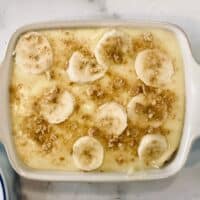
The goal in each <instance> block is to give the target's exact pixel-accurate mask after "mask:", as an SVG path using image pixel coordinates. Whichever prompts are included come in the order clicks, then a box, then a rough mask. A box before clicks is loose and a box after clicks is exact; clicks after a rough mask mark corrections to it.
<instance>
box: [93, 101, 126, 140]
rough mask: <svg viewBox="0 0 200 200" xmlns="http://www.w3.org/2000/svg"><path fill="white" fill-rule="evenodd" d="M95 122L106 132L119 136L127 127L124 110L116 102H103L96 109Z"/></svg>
mask: <svg viewBox="0 0 200 200" xmlns="http://www.w3.org/2000/svg"><path fill="white" fill-rule="evenodd" d="M96 124H97V127H99V129H101V130H103V131H105V132H106V133H108V134H110V135H116V136H119V135H120V134H122V132H123V131H124V130H125V128H126V127H127V114H126V111H125V110H124V108H123V107H122V106H121V105H120V104H118V103H115V102H108V103H105V104H103V105H102V106H100V107H99V108H98V110H97V113H96Z"/></svg>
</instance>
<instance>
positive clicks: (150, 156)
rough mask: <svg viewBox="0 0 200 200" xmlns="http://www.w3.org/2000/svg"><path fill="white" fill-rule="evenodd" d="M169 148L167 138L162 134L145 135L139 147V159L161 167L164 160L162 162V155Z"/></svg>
mask: <svg viewBox="0 0 200 200" xmlns="http://www.w3.org/2000/svg"><path fill="white" fill-rule="evenodd" d="M167 149H168V143H167V140H166V138H165V137H164V136H163V135H160V134H147V135H145V136H144V137H143V138H142V140H141V142H140V144H139V147H138V156H139V159H140V160H142V161H144V162H145V163H146V164H147V165H151V166H153V167H160V166H161V165H162V164H163V161H162V162H160V159H161V157H162V156H163V155H164V153H165V152H166V151H167Z"/></svg>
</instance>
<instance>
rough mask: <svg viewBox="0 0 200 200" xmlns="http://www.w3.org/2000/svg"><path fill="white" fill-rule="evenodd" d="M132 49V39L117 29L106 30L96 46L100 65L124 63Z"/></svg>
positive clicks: (96, 55) (96, 54)
mask: <svg viewBox="0 0 200 200" xmlns="http://www.w3.org/2000/svg"><path fill="white" fill-rule="evenodd" d="M130 50H131V39H130V37H129V36H128V35H127V34H126V33H124V32H120V31H117V30H112V31H110V32H106V33H105V34H104V35H103V36H102V38H101V39H100V40H99V42H98V43H97V45H96V48H95V57H96V59H97V61H98V63H99V64H100V65H103V66H109V65H112V64H123V63H124V62H125V61H126V59H127V56H128V55H129V54H130Z"/></svg>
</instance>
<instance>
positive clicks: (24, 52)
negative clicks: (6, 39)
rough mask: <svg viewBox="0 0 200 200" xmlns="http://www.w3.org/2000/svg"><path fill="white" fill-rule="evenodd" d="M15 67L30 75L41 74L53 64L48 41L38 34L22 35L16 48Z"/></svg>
mask: <svg viewBox="0 0 200 200" xmlns="http://www.w3.org/2000/svg"><path fill="white" fill-rule="evenodd" d="M15 61H16V65H17V66H19V67H21V68H22V69H23V70H24V71H26V72H28V73H31V74H41V73H42V72H44V71H45V70H47V69H48V68H49V67H50V66H51V65H52V63H53V53H52V49H51V46H50V44H49V42H48V40H47V39H46V38H45V37H44V36H43V35H42V34H40V33H37V32H30V33H27V34H25V35H23V36H22V37H21V38H20V39H19V41H18V43H17V46H16V57H15Z"/></svg>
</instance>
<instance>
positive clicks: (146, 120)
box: [127, 94, 167, 128]
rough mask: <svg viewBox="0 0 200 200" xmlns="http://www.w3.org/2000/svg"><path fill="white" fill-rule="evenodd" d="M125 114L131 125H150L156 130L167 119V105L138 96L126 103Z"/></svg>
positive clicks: (141, 95)
mask: <svg viewBox="0 0 200 200" xmlns="http://www.w3.org/2000/svg"><path fill="white" fill-rule="evenodd" d="M127 114H128V118H129V119H130V121H131V122H132V123H133V124H137V125H140V126H144V125H151V126H152V127H154V128H156V127H159V126H161V125H162V124H163V123H164V121H165V119H166V118H167V105H166V103H164V102H162V104H161V103H160V102H156V101H155V100H152V99H151V98H150V97H149V98H148V97H146V96H144V95H143V94H139V95H137V96H135V97H133V98H132V99H131V100H130V102H129V103H128V105H127Z"/></svg>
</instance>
